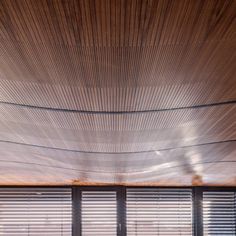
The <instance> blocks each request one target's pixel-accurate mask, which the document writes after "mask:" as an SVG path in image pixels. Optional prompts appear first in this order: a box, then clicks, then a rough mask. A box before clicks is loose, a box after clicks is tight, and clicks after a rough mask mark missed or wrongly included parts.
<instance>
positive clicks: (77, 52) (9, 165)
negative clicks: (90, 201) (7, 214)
mask: <svg viewBox="0 0 236 236" xmlns="http://www.w3.org/2000/svg"><path fill="white" fill-rule="evenodd" d="M235 75H236V1H235V0H232V1H230V0H229V1H218V0H206V1H195V0H190V1H189V0H180V1H172V0H162V1H155V0H153V1H151V0H147V1H145V0H141V1H139V0H128V1H126V0H124V1H116V0H89V1H88V0H79V1H73V0H70V1H62V0H50V1H46V0H40V1H36V0H22V1H20V0H2V1H0V185H18V184H19V185H26V184H29V185H37V184H39V185H44V184H47V185H53V184H58V185H65V184H68V185H70V184H75V185H76V184H83V185H86V184H117V185H119V184H122V185H123V184H124V185H168V186H170V185H172V186H178V185H179V186H180V185H186V186H191V185H235V186H236V76H235Z"/></svg>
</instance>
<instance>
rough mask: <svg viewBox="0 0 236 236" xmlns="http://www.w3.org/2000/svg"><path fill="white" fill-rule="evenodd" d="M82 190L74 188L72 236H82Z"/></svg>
mask: <svg viewBox="0 0 236 236" xmlns="http://www.w3.org/2000/svg"><path fill="white" fill-rule="evenodd" d="M81 220H82V218H81V188H80V187H72V236H81Z"/></svg>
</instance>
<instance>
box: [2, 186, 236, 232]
mask: <svg viewBox="0 0 236 236" xmlns="http://www.w3.org/2000/svg"><path fill="white" fill-rule="evenodd" d="M1 188H51V189H53V188H70V189H71V190H72V236H82V235H81V193H82V191H85V190H86V191H109V190H110V191H116V192H117V232H118V233H117V236H126V189H127V188H144V189H145V188H162V189H163V188H172V189H173V188H176V189H178V188H181V189H183V188H185V189H192V193H193V202H192V204H193V205H192V206H193V219H192V222H193V236H203V211H202V210H203V209H202V197H203V192H204V191H232V192H236V187H184V186H183V187H172V186H170V187H166V186H164V187H152V186H150V187H149V186H144V187H143V186H127V187H124V186H54V187H53V186H22V187H20V186H1V187H0V190H1Z"/></svg>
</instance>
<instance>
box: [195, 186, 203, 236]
mask: <svg viewBox="0 0 236 236" xmlns="http://www.w3.org/2000/svg"><path fill="white" fill-rule="evenodd" d="M202 194H203V191H202V188H201V187H194V188H193V230H194V232H193V233H194V236H203V209H202Z"/></svg>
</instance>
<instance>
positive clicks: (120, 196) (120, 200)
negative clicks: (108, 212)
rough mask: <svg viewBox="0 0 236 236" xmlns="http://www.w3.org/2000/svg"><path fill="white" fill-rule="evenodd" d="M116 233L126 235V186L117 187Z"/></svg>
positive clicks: (119, 235) (120, 235) (121, 235)
mask: <svg viewBox="0 0 236 236" xmlns="http://www.w3.org/2000/svg"><path fill="white" fill-rule="evenodd" d="M117 227H118V228H117V235H118V236H126V234H127V232H126V187H117Z"/></svg>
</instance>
